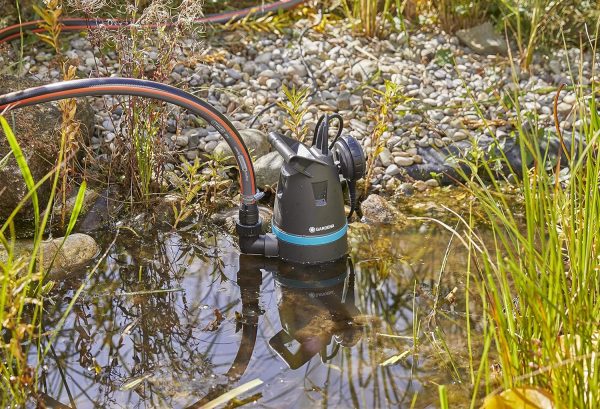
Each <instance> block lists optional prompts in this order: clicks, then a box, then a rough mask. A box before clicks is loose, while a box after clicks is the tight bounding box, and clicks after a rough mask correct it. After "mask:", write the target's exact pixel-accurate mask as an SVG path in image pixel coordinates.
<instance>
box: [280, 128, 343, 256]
mask: <svg viewBox="0 0 600 409" xmlns="http://www.w3.org/2000/svg"><path fill="white" fill-rule="evenodd" d="M269 140H270V141H271V143H272V144H273V145H274V146H275V147H276V149H277V146H278V144H282V143H283V144H285V147H283V148H284V154H289V156H288V157H287V160H286V163H285V164H284V165H283V167H282V168H281V174H280V176H279V184H278V187H277V195H276V198H275V208H274V211H273V226H272V228H273V233H274V234H275V236H276V237H277V239H278V243H279V257H281V258H282V259H283V260H287V261H292V262H297V263H302V264H316V263H323V262H327V261H332V260H336V259H338V258H340V257H342V256H344V255H345V254H346V253H347V252H348V244H347V237H346V230H347V229H348V225H347V222H346V214H345V210H344V195H343V192H342V186H341V184H340V177H339V173H338V167H337V166H336V164H335V162H334V159H333V155H331V154H323V153H322V151H321V150H320V149H318V148H317V147H316V146H312V147H307V146H306V145H304V144H302V143H300V142H298V141H296V140H293V139H290V138H287V137H285V136H282V135H278V134H275V133H271V134H270V135H269ZM279 149H282V147H281V146H279ZM279 149H278V150H279ZM288 149H289V151H288ZM280 153H281V151H280ZM284 158H285V155H284Z"/></svg>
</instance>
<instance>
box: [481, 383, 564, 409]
mask: <svg viewBox="0 0 600 409" xmlns="http://www.w3.org/2000/svg"><path fill="white" fill-rule="evenodd" d="M554 407H555V406H554V402H553V400H552V395H551V394H550V392H548V391H545V390H543V389H539V388H513V389H508V390H505V391H503V392H502V393H500V394H498V395H492V396H487V397H486V398H485V400H484V402H483V406H482V407H481V409H554Z"/></svg>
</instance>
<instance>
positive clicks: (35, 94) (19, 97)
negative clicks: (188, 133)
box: [0, 78, 258, 222]
mask: <svg viewBox="0 0 600 409" xmlns="http://www.w3.org/2000/svg"><path fill="white" fill-rule="evenodd" d="M103 95H129V96H139V97H147V98H153V99H156V100H159V101H164V102H167V103H170V104H173V105H177V106H180V107H182V108H186V109H188V110H189V111H190V112H192V113H194V114H195V115H198V116H200V117H201V118H202V119H204V120H205V121H206V122H207V123H209V124H210V125H212V126H213V127H214V128H215V129H216V130H217V131H218V132H219V133H220V134H221V135H222V136H223V138H224V139H225V141H226V142H227V144H228V145H229V146H230V147H231V150H232V152H233V156H234V158H235V161H236V163H237V167H238V169H239V174H240V178H239V183H240V190H241V197H242V205H243V206H245V207H246V208H249V210H250V213H251V216H254V214H253V213H254V210H253V209H256V218H257V219H258V209H257V206H256V200H255V195H256V186H255V179H254V167H253V166H252V160H251V159H250V154H249V152H248V148H247V147H246V145H245V144H244V141H243V140H242V138H241V137H240V134H239V132H238V131H237V130H236V129H235V127H234V126H233V125H232V124H231V122H230V121H229V120H228V119H227V118H226V117H225V116H224V115H223V114H221V113H220V112H219V111H217V110H216V109H215V108H214V107H213V106H212V105H210V104H209V103H208V102H206V101H204V100H202V99H200V98H198V97H196V96H195V95H192V94H190V93H188V92H185V91H182V90H180V89H178V88H175V87H172V86H170V85H165V84H160V83H157V82H154V81H148V80H140V79H128V78H90V79H80V80H72V81H63V82H57V83H53V84H49V85H43V86H39V87H34V88H28V89H25V90H22V91H17V92H11V93H9V94H5V95H0V113H1V112H3V111H4V110H9V109H15V108H21V107H26V106H30V105H36V104H40V103H43V102H49V101H56V100H60V99H66V98H76V97H87V96H103ZM240 222H243V221H242V220H240Z"/></svg>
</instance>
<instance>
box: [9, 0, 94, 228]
mask: <svg viewBox="0 0 600 409" xmlns="http://www.w3.org/2000/svg"><path fill="white" fill-rule="evenodd" d="M0 1H1V0H0ZM37 85H42V84H41V83H39V82H37V81H34V80H31V79H23V78H16V77H12V76H2V75H0V95H2V94H5V93H7V92H11V91H16V90H22V89H25V88H29V87H33V86H37ZM6 119H7V120H8V123H9V124H10V126H11V128H12V130H13V133H14V134H15V136H16V138H17V140H18V141H19V144H20V146H21V149H22V151H23V154H24V156H25V159H26V160H27V163H28V165H29V168H30V170H31V174H32V176H33V179H34V180H35V181H39V180H40V179H42V178H43V177H44V176H45V175H47V174H48V173H50V172H51V171H52V169H53V168H54V166H55V165H56V161H57V158H58V154H59V151H60V141H61V135H60V126H61V112H60V110H59V109H58V107H57V106H56V105H55V104H52V103H46V104H41V105H36V106H32V107H26V108H22V109H15V110H14V111H12V112H10V113H8V114H6ZM77 119H78V120H79V121H80V122H81V124H82V128H81V129H82V137H83V138H84V139H85V140H87V139H88V138H89V136H90V134H91V132H92V131H93V129H94V112H93V110H92V108H91V106H90V105H89V104H88V103H87V102H86V101H85V100H79V101H78V107H77ZM9 152H10V147H9V145H8V141H7V140H6V137H5V135H4V133H3V132H2V131H0V158H4V157H5V156H6V155H7V154H8V153H9ZM50 190H51V184H50V181H48V182H46V183H45V184H43V185H42V186H41V187H40V188H39V189H38V191H37V194H38V198H39V201H40V206H41V207H42V208H43V207H45V206H46V204H47V202H48V200H49V197H50ZM26 195H27V186H26V185H25V182H24V180H23V176H22V175H21V172H20V170H19V167H18V165H17V163H16V161H15V160H14V158H12V157H11V158H10V159H9V160H8V162H7V163H6V164H5V165H4V166H3V167H2V168H1V169H0V223H2V222H4V221H6V219H7V218H8V217H9V215H10V214H11V213H12V212H13V210H14V209H15V208H16V207H17V205H18V204H19V203H20V202H21V201H22V200H23V198H24V197H25V196H26ZM33 218H34V213H33V207H32V205H31V201H28V202H27V204H26V205H25V206H24V207H23V208H22V209H21V211H20V212H19V213H18V215H17V217H16V218H15V220H14V221H15V225H16V226H17V227H18V228H19V229H26V228H27V227H28V226H31V225H32V222H33Z"/></svg>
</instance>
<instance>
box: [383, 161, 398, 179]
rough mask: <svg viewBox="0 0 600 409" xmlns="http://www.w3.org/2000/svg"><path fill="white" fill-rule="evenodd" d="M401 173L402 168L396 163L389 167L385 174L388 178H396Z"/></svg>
mask: <svg viewBox="0 0 600 409" xmlns="http://www.w3.org/2000/svg"><path fill="white" fill-rule="evenodd" d="M399 173H400V168H399V167H398V165H396V164H395V163H392V164H391V165H389V166H388V167H387V169H386V170H385V174H386V175H388V176H396V175H397V174H399Z"/></svg>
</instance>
